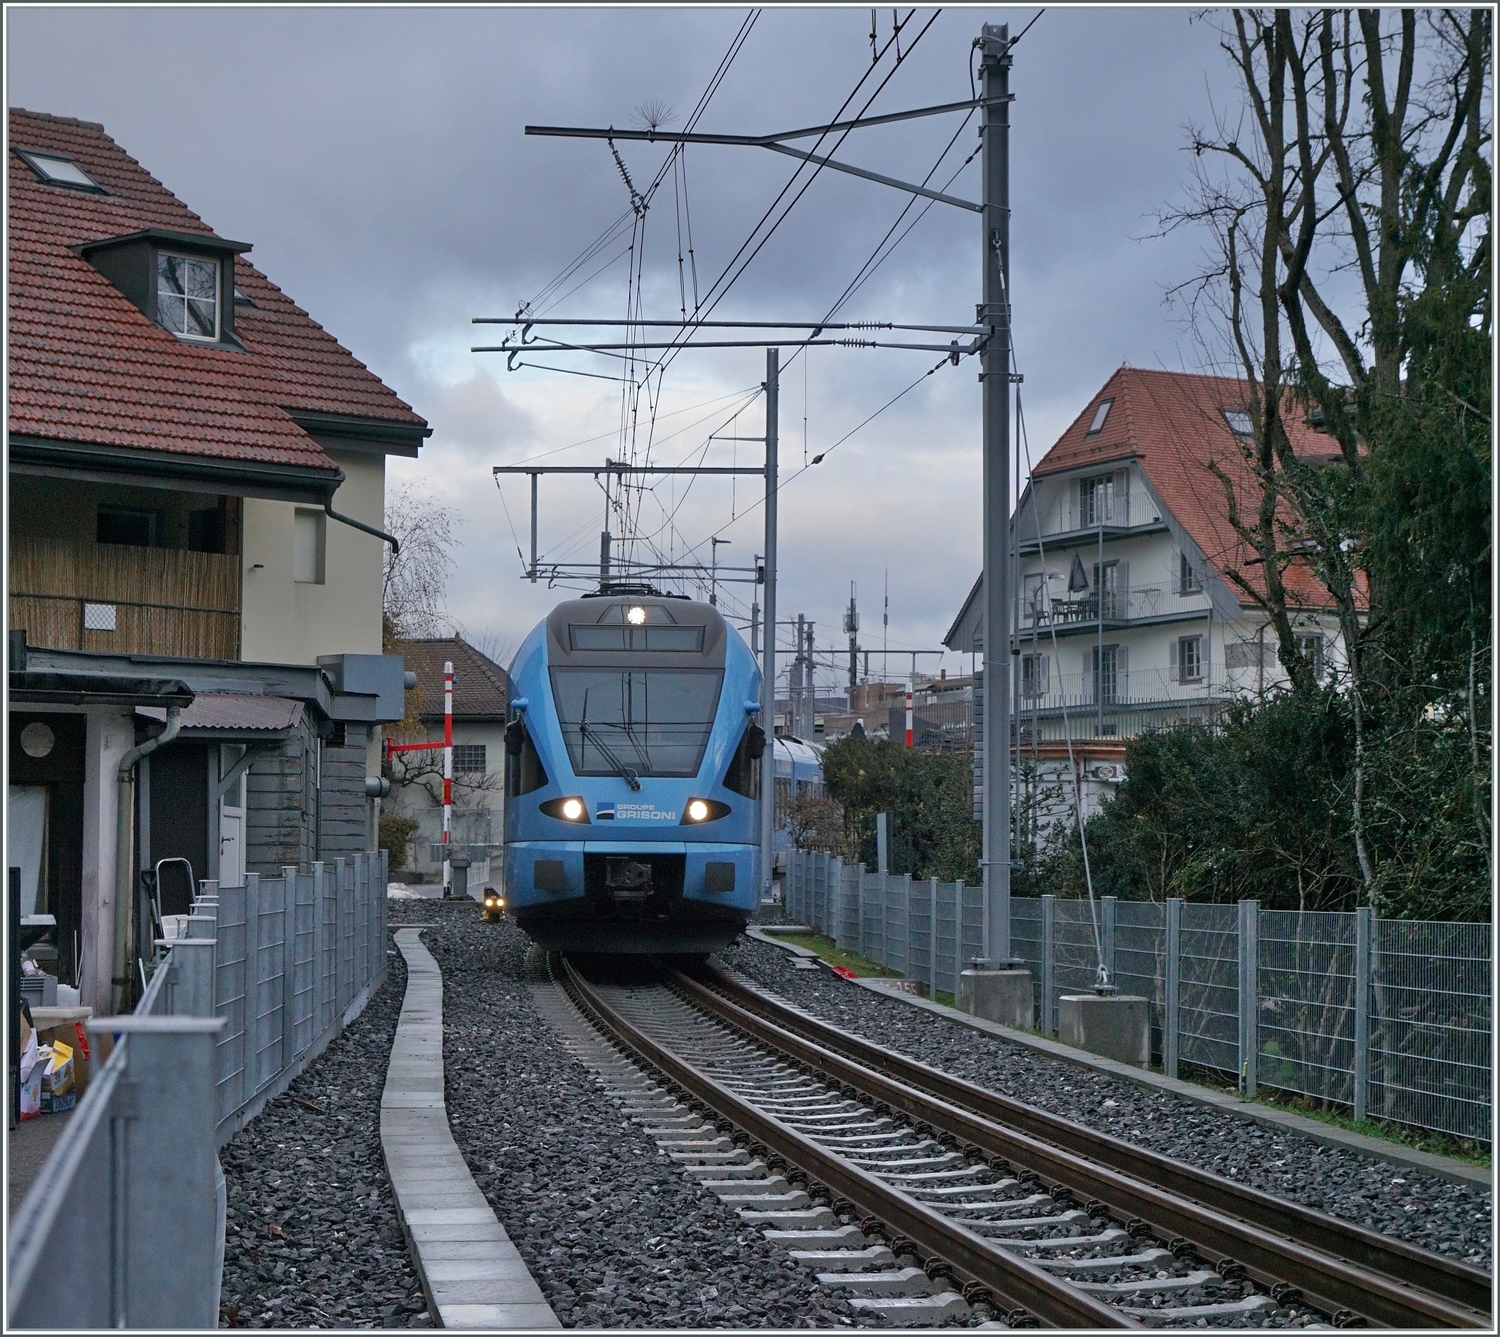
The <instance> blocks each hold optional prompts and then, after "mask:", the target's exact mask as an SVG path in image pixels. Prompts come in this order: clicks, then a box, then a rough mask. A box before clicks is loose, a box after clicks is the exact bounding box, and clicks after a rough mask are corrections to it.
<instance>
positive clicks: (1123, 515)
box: [1110, 469, 1130, 525]
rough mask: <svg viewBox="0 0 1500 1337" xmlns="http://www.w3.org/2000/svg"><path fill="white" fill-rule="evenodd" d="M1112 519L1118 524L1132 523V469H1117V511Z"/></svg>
mask: <svg viewBox="0 0 1500 1337" xmlns="http://www.w3.org/2000/svg"><path fill="white" fill-rule="evenodd" d="M1110 519H1111V520H1112V521H1113V522H1114V523H1115V524H1117V525H1128V524H1129V523H1130V470H1129V469H1116V470H1115V513H1114V515H1112V516H1111V517H1110Z"/></svg>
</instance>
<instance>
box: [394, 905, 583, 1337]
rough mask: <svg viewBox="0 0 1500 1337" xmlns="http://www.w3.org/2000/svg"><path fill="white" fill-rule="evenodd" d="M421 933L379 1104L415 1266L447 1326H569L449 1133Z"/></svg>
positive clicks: (437, 986)
mask: <svg viewBox="0 0 1500 1337" xmlns="http://www.w3.org/2000/svg"><path fill="white" fill-rule="evenodd" d="M420 935H421V930H420V929H415V928H405V929H401V930H400V931H399V932H398V933H397V934H396V946H397V947H398V948H400V950H401V954H402V955H403V956H404V957H405V958H406V967H407V982H406V998H405V1001H404V1002H403V1004H402V1007H401V1021H400V1024H399V1025H398V1026H397V1028H396V1039H395V1043H394V1044H393V1045H392V1047H391V1062H390V1068H389V1070H388V1071H387V1073H386V1080H385V1092H384V1094H383V1095H382V1096H381V1100H380V1144H381V1148H382V1150H383V1151H384V1153H385V1162H386V1169H387V1171H388V1172H389V1174H390V1178H391V1188H392V1190H393V1191H394V1193H395V1197H396V1206H397V1209H398V1210H399V1212H400V1214H401V1221H402V1228H403V1229H404V1230H405V1232H406V1237H407V1240H408V1242H409V1244H410V1246H411V1255H412V1261H413V1262H414V1263H415V1265H416V1268H417V1272H418V1275H420V1277H421V1278H422V1287H423V1289H424V1290H425V1291H426V1293H427V1300H428V1304H429V1306H430V1308H431V1311H432V1313H433V1314H434V1315H435V1316H436V1317H437V1320H438V1322H439V1323H440V1324H441V1325H442V1326H443V1327H445V1328H483V1329H490V1330H493V1329H512V1328H522V1329H535V1328H560V1327H561V1326H562V1324H561V1323H560V1322H559V1321H558V1318H557V1315H556V1314H555V1313H553V1311H552V1307H551V1306H550V1305H549V1304H548V1303H547V1301H546V1299H545V1297H544V1296H543V1295H542V1292H541V1289H540V1288H539V1287H538V1286H537V1284H536V1281H535V1280H534V1279H533V1278H532V1276H531V1273H530V1272H529V1271H528V1270H527V1267H526V1264H525V1262H524V1261H522V1259H521V1255H520V1254H519V1253H518V1252H517V1251H516V1247H515V1245H514V1244H512V1243H511V1241H510V1236H508V1235H507V1234H506V1233H505V1228H504V1227H503V1226H502V1225H501V1224H500V1222H499V1221H498V1220H497V1219H496V1217H495V1213H494V1211H493V1210H491V1208H490V1205H489V1203H488V1202H487V1201H485V1197H484V1194H483V1193H482V1192H480V1190H479V1187H478V1185H476V1184H475V1183H474V1177H473V1176H472V1175H471V1174H470V1173H469V1167H468V1166H467V1165H466V1164H465V1163H464V1158H463V1156H462V1155H460V1153H459V1150H458V1147H457V1146H456V1145H455V1143H454V1141H453V1134H452V1132H451V1130H450V1129H449V1127H448V1111H447V1107H446V1104H445V1102H444V1099H443V977H442V973H441V972H440V971H439V970H438V966H437V962H436V961H434V960H433V959H432V954H431V953H430V952H429V951H428V950H427V949H426V948H425V947H424V946H423V945H422V942H421V937H420Z"/></svg>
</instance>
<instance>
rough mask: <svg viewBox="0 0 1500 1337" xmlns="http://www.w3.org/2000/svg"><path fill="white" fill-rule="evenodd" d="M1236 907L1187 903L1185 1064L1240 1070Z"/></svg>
mask: <svg viewBox="0 0 1500 1337" xmlns="http://www.w3.org/2000/svg"><path fill="white" fill-rule="evenodd" d="M1236 914H1237V912H1236V909H1235V907H1234V906H1232V905H1185V906H1183V907H1182V952H1181V955H1180V958H1179V960H1180V965H1179V970H1180V972H1181V973H1180V977H1179V978H1180V983H1179V985H1178V989H1179V994H1178V1005H1177V1025H1178V1033H1179V1036H1180V1039H1179V1041H1178V1043H1179V1045H1180V1049H1179V1053H1180V1054H1181V1057H1182V1061H1183V1062H1184V1063H1191V1064H1196V1065H1197V1066H1198V1067H1202V1068H1217V1069H1219V1070H1221V1071H1223V1072H1231V1073H1233V1072H1238V1071H1239V1067H1240V1058H1239V1026H1240V1022H1239V1016H1240V982H1239V931H1238V928H1237V926H1236Z"/></svg>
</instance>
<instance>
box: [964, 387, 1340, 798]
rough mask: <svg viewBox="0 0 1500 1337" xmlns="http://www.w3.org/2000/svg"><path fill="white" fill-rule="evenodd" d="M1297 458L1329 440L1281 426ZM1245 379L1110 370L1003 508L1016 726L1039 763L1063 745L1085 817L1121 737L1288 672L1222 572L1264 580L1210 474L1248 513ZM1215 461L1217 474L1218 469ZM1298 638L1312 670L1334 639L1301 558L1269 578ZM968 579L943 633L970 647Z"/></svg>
mask: <svg viewBox="0 0 1500 1337" xmlns="http://www.w3.org/2000/svg"><path fill="white" fill-rule="evenodd" d="M1287 426H1288V431H1289V435H1290V436H1291V440H1292V444H1293V447H1294V449H1295V450H1296V452H1297V454H1298V456H1299V457H1300V458H1302V459H1304V460H1310V459H1318V458H1329V457H1332V456H1334V455H1336V453H1337V447H1336V445H1335V444H1334V442H1333V441H1332V439H1331V438H1330V437H1328V436H1325V435H1323V434H1321V433H1319V432H1317V431H1316V430H1315V429H1314V428H1313V427H1312V426H1311V425H1309V424H1307V423H1305V422H1302V421H1300V420H1293V421H1290V422H1288V424H1287ZM1249 431H1250V419H1249V414H1248V413H1247V411H1246V387H1245V385H1244V383H1243V382H1240V381H1237V380H1232V379H1226V378H1220V377H1211V376H1194V375H1188V374H1185V373H1176V372H1158V371H1141V370H1137V369H1135V368H1131V367H1121V368H1120V369H1119V370H1118V371H1116V372H1115V373H1114V375H1113V376H1111V377H1110V379H1109V380H1108V381H1107V382H1106V383H1105V385H1104V386H1103V387H1102V388H1101V389H1100V390H1099V392H1098V393H1097V394H1096V395H1095V396H1094V397H1093V399H1092V400H1091V401H1090V402H1089V404H1088V406H1087V407H1086V408H1085V409H1084V410H1083V412H1082V413H1080V414H1079V416H1078V417H1077V419H1075V420H1074V422H1073V423H1072V425H1071V426H1070V427H1069V428H1068V429H1067V431H1065V432H1064V433H1063V434H1062V436H1061V437H1059V438H1058V440H1057V442H1056V443H1055V444H1054V445H1053V446H1052V448H1051V449H1050V450H1049V451H1048V452H1047V453H1046V455H1044V456H1043V457H1042V459H1041V461H1040V462H1039V463H1038V464H1037V465H1036V467H1035V469H1034V470H1033V473H1032V478H1031V481H1030V482H1029V483H1028V485H1027V486H1026V489H1025V491H1024V492H1023V493H1022V496H1021V500H1020V505H1019V507H1018V508H1017V512H1016V515H1015V516H1014V518H1013V521H1012V524H1013V529H1012V535H1013V540H1014V543H1015V547H1014V549H1013V551H1015V552H1016V554H1017V579H1016V596H1017V597H1016V610H1015V613H1014V614H1013V619H1012V625H1013V627H1014V629H1015V641H1014V643H1013V646H1014V649H1015V650H1016V651H1017V652H1018V653H1016V654H1015V655H1014V656H1013V657H1012V662H1013V664H1014V666H1015V681H1014V685H1013V690H1014V701H1015V710H1016V723H1017V728H1016V735H1015V736H1016V740H1017V746H1018V747H1019V749H1020V754H1021V756H1022V757H1023V758H1025V757H1028V756H1029V757H1034V758H1035V759H1036V760H1037V761H1038V762H1039V763H1040V765H1041V769H1042V770H1043V772H1044V773H1048V772H1053V771H1056V770H1057V769H1058V767H1059V765H1060V764H1065V763H1066V759H1067V754H1068V742H1069V741H1070V740H1071V742H1072V745H1073V749H1072V750H1073V755H1074V762H1075V765H1076V766H1077V768H1078V772H1079V776H1080V780H1081V781H1082V785H1083V790H1084V808H1085V813H1086V814H1087V813H1089V812H1090V811H1092V810H1093V808H1094V807H1095V806H1096V805H1097V803H1098V801H1099V799H1100V798H1102V797H1103V796H1104V795H1105V794H1108V793H1111V792H1113V790H1114V788H1115V787H1116V786H1117V785H1118V784H1119V782H1120V781H1121V780H1122V779H1123V778H1124V752H1125V748H1124V740H1125V738H1127V737H1128V736H1130V735H1132V734H1136V733H1139V732H1141V731H1142V730H1143V729H1147V728H1151V727H1153V726H1157V725H1162V724H1168V723H1173V722H1176V721H1180V720H1185V719H1205V720H1206V719H1209V718H1211V717H1212V716H1213V714H1214V713H1215V711H1216V710H1217V709H1219V708H1221V707H1222V706H1223V705H1224V703H1225V702H1227V701H1228V700H1230V699H1231V698H1233V697H1247V696H1255V695H1256V694H1258V693H1260V692H1263V691H1265V690H1267V689H1269V688H1272V687H1275V686H1277V685H1280V684H1284V683H1285V682H1286V681H1287V674H1286V672H1285V670H1284V669H1283V668H1282V666H1281V664H1280V662H1279V660H1278V657H1277V645H1276V636H1275V632H1274V630H1272V629H1271V627H1270V625H1269V618H1268V617H1267V615H1266V614H1265V613H1264V612H1262V611H1261V609H1260V608H1259V607H1258V606H1257V605H1256V603H1255V600H1254V598H1253V597H1252V596H1251V594H1250V592H1249V591H1247V590H1246V589H1245V588H1243V586H1241V585H1240V584H1239V583H1237V581H1236V580H1235V579H1234V576H1236V575H1237V576H1238V577H1239V578H1240V579H1241V580H1243V581H1244V582H1245V583H1246V584H1248V585H1249V586H1250V588H1251V589H1252V590H1254V589H1259V588H1261V587H1262V586H1261V575H1260V571H1259V567H1258V565H1257V559H1256V558H1255V554H1254V553H1253V551H1252V550H1251V549H1250V548H1249V547H1248V546H1247V545H1245V544H1244V543H1243V542H1242V540H1241V539H1240V538H1239V536H1238V535H1237V534H1236V532H1235V530H1234V528H1233V526H1232V525H1231V524H1230V521H1229V509H1228V499H1227V493H1226V487H1225V482H1224V480H1225V479H1227V480H1228V482H1229V484H1230V485H1231V486H1232V487H1233V488H1234V491H1235V495H1236V500H1237V504H1238V505H1239V506H1240V507H1241V508H1242V511H1244V512H1248V513H1250V514H1253V513H1254V511H1255V509H1256V508H1257V507H1258V505H1259V500H1260V497H1259V488H1258V485H1257V483H1256V480H1255V477H1254V474H1253V472H1252V470H1251V467H1250V464H1249V462H1248V461H1247V459H1246V455H1245V448H1246V447H1247V446H1248V445H1249ZM1221 475H1222V477H1221ZM1283 580H1284V581H1285V582H1286V583H1287V586H1288V592H1289V596H1290V597H1291V598H1292V599H1293V600H1295V601H1296V610H1297V611H1296V613H1295V615H1294V627H1295V629H1296V635H1297V642H1298V646H1299V648H1300V649H1301V650H1302V652H1303V653H1304V654H1307V655H1308V656H1310V657H1311V659H1312V662H1313V665H1314V669H1315V672H1316V673H1317V674H1318V676H1319V677H1320V678H1321V677H1323V676H1324V675H1325V674H1326V673H1328V672H1331V671H1337V669H1338V667H1339V666H1340V664H1341V663H1342V659H1343V649H1342V642H1341V640H1340V637H1339V633H1338V623H1337V619H1336V618H1335V617H1334V615H1333V613H1332V611H1331V608H1330V599H1329V596H1328V594H1327V592H1326V590H1324V589H1323V587H1322V586H1321V585H1320V584H1319V583H1318V581H1317V580H1316V578H1315V577H1314V575H1313V574H1312V572H1311V570H1310V569H1309V567H1308V566H1307V564H1306V563H1294V564H1293V565H1291V566H1289V567H1288V568H1287V569H1286V571H1285V572H1284V574H1283ZM981 584H982V582H976V583H975V585H974V587H973V589H972V590H971V591H970V593H969V597H968V599H967V600H966V601H965V603H964V606H963V608H962V610H961V611H960V612H959V615H958V617H957V619H955V621H954V624H953V626H952V628H951V629H950V631H949V633H948V636H947V638H946V640H945V642H944V644H946V645H947V646H948V647H949V648H950V649H953V650H958V651H971V652H973V653H976V654H979V653H982V648H983V643H984V608H983V599H982V596H981Z"/></svg>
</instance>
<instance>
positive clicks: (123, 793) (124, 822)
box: [112, 706, 182, 1016]
mask: <svg viewBox="0 0 1500 1337" xmlns="http://www.w3.org/2000/svg"><path fill="white" fill-rule="evenodd" d="M181 728H182V707H181V706H168V707H167V727H166V728H165V729H163V730H162V731H161V733H159V734H157V736H156V737H155V738H148V739H147V740H146V741H145V742H144V743H138V744H137V745H136V746H135V747H133V748H131V749H130V751H129V752H127V753H126V754H125V755H124V756H123V757H121V758H120V769H119V772H118V774H117V775H116V794H115V914H114V921H115V923H114V930H115V950H114V981H113V982H114V1004H113V1009H112V1010H113V1012H114V1015H115V1016H119V1015H120V1013H121V1012H123V1011H125V1010H126V1008H125V1001H126V999H128V998H129V997H130V984H131V979H132V976H131V974H130V967H131V964H132V963H131V960H130V956H131V951H130V939H131V924H132V920H133V914H132V911H133V910H134V907H135V873H134V867H133V865H134V863H135V860H134V857H133V856H134V854H135V849H134V845H135V768H136V765H137V763H138V762H139V761H140V760H141V758H142V757H149V756H150V755H151V754H152V753H153V752H155V751H156V750H157V748H159V747H164V746H165V745H166V744H168V743H170V742H171V741H172V740H173V739H174V738H176V737H177V731H178V730H179V729H181Z"/></svg>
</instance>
